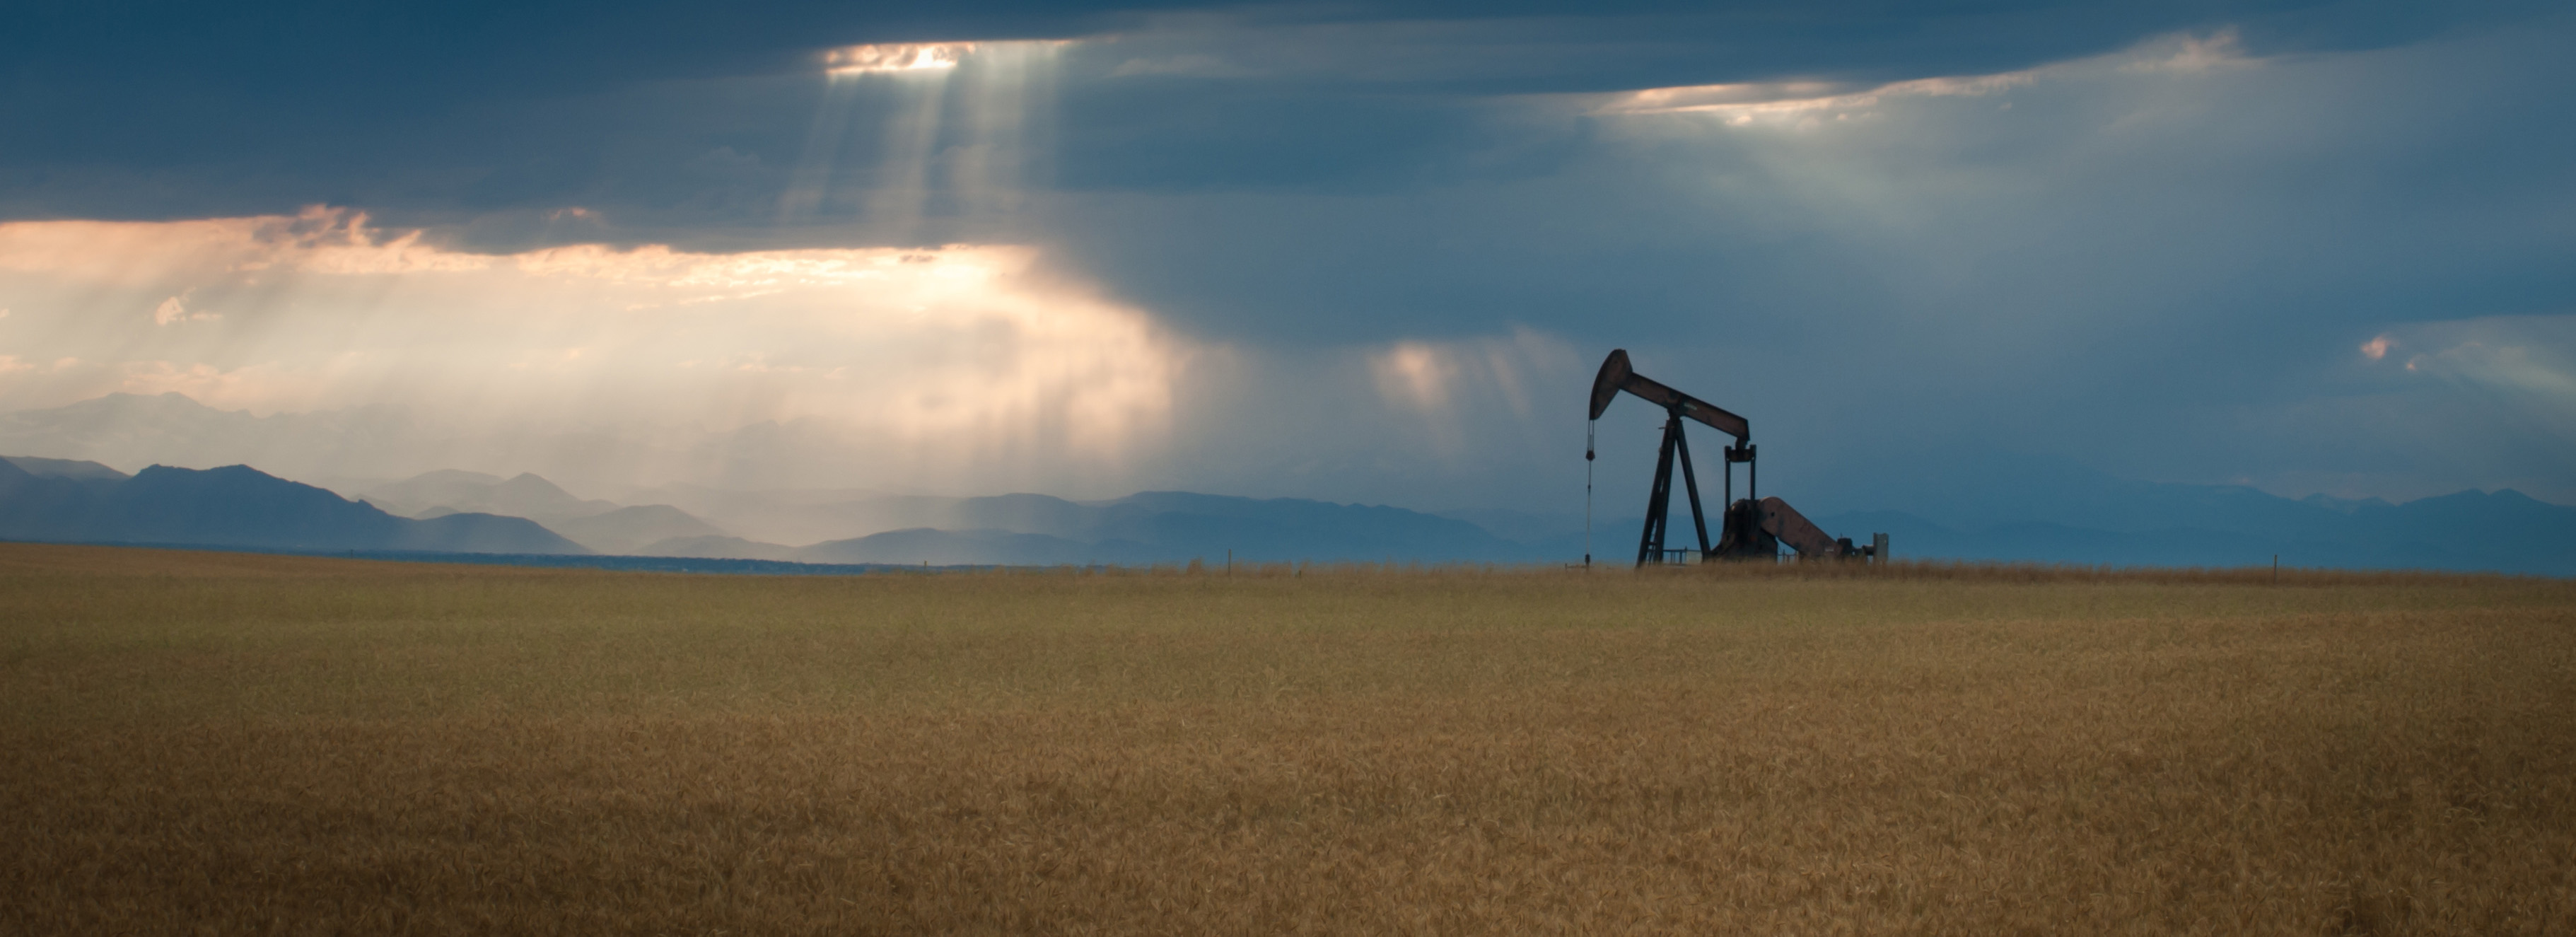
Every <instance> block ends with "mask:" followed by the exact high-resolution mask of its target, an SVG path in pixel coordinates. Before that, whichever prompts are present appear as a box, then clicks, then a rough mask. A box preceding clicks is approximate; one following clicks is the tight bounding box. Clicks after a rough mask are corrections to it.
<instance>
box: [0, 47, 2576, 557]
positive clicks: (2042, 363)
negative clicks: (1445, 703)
mask: <svg viewBox="0 0 2576 937" xmlns="http://www.w3.org/2000/svg"><path fill="white" fill-rule="evenodd" d="M2103 6H2106V5H2098V4H2067V3H2046V2H2009V3H1940V4H1893V3H1832V2H1827V3H1771V4H1719V3H1694V4H1673V3H1655V2H1644V3H1624V4H1623V3H1595V4H1582V5H1572V4H1541V3H1479V4H1463V3H1414V4H1264V5H1242V6H1205V5H1190V4H1144V5H1137V4H1122V5H1116V6H1098V7H1083V6H1080V5H1075V4H1033V3H973V2H965V3H946V4H935V5H901V6H898V5H883V4H867V3H820V2H813V3H806V2H774V3H758V2H753V3H732V4H722V5H717V4H688V3H678V2H660V3H640V4H634V3H621V4H607V3H551V4H549V3H513V4H364V3H361V4H347V3H320V2H313V3H278V4H246V5H220V6H216V5H204V4H151V3H122V4H120V3H51V2H38V3H19V4H13V7H15V10H14V11H13V12H12V14H11V15H12V19H13V20H16V21H18V22H21V23H31V24H33V25H32V26H31V27H29V28H13V29H11V30H9V31H8V32H7V33H6V34H5V35H0V82H5V85H0V88H5V90H0V126H7V127H9V128H11V131H10V132H9V133H7V134H5V135H0V410H24V409H31V408H42V407H55V406H61V405H65V404H69V403H72V402H75V401H79V400H84V399H89V398H94V397H97V396H100V395H102V394H107V393H111V392H118V391H123V392H128V393H144V394H157V393H163V392H170V391H176V392H179V393H184V394H187V395H189V396H190V397H193V398H195V399H197V400H199V401H201V402H204V403H206V404H208V405H211V406H216V407H221V408H225V409H242V410H248V411H250V412H252V413H254V414H259V415H268V414H276V413H290V414H293V413H320V412H338V413H344V414H347V416H346V417H345V419H347V420H350V421H358V422H365V421H369V420H373V421H377V423H380V424H381V425H373V424H371V426H372V428H371V429H370V430H369V432H372V433H376V434H379V435H383V436H386V437H389V438H390V437H392V436H399V435H402V434H405V433H409V434H411V435H412V436H414V437H417V438H416V439H414V443H415V444H414V445H410V446H408V447H405V446H384V447H377V448H376V449H374V450H373V453H372V456H369V455H368V453H365V452H360V453H358V454H355V455H349V456H347V457H346V458H345V459H344V461H343V462H342V463H333V464H319V463H313V462H311V460H309V459H307V460H305V461H304V462H302V463H298V464H296V465H294V466H292V467H293V468H294V469H295V470H296V471H300V472H304V473H307V474H335V473H336V474H341V475H374V476H383V477H396V476H399V475H402V474H408V473H409V472H412V471H425V470H428V469H433V468H442V467H457V468H469V469H475V470H481V471H493V472H500V473H505V474H506V473H512V472H516V471H520V470H527V469H530V468H537V467H543V468H544V469H545V470H546V471H547V472H548V473H549V477H558V476H563V478H562V480H565V481H568V482H571V483H575V484H589V485H592V486H594V487H602V488H613V487H615V486H618V485H647V484H656V483H661V482H667V481H697V482H702V483H712V484H726V485H734V486H742V487H758V486H852V487H873V488H880V489H884V490H896V491H915V492H924V493H937V494H992V493H1000V492H1005V491H1037V492H1044V493H1050V494H1058V495H1063V496H1068V497H1114V496H1117V495H1123V494H1126V493H1128V492H1131V491H1136V490H1151V489H1185V490H1194V491H1205V492H1212V493H1220V494H1241V495H1253V496H1262V497H1276V496H1290V497H1310V498H1322V499H1327V500H1335V501H1351V502H1363V503H1393V504H1399V505H1403V506H1408V507H1417V508H1422V509H1430V510H1456V509H1494V508H1508V509H1517V510H1528V511H1533V512H1539V513H1558V514H1562V513H1566V512H1570V511H1577V510H1580V506H1581V498H1582V490H1583V485H1584V477H1585V471H1586V468H1587V464H1586V463H1585V462H1584V460H1583V459H1582V457H1581V455H1582V451H1583V446H1584V442H1585V432H1586V427H1585V425H1584V419H1583V408H1582V405H1581V404H1580V403H1578V400H1579V398H1581V397H1583V395H1584V392H1585V390H1586V389H1587V388H1588V385H1589V383H1590V381H1591V377H1592V373H1593V371H1594V369H1595V368H1596V367H1597V366H1598V365H1599V362H1600V361H1601V359H1602V357H1603V356H1604V355H1606V354H1607V353H1608V352H1609V350H1610V349H1612V348H1625V349H1627V350H1628V351H1629V353H1630V354H1631V355H1632V356H1633V358H1634V360H1635V361H1636V364H1637V368H1638V370H1639V371H1640V372H1642V373H1644V374H1647V375H1648V376H1650V377H1654V378H1656V379H1658V380H1661V381H1664V382H1665V383H1668V384H1671V385H1674V386H1676V387H1679V388H1681V389H1683V390H1685V391H1687V392H1690V393H1692V394H1695V395H1697V396H1699V397H1702V398H1705V399H1708V400H1710V401H1713V402H1716V403H1718V404H1719V405H1721V406H1725V407H1727V408H1729V409H1731V410H1734V411H1736V412H1738V413H1742V414H1744V415H1746V416H1747V417H1748V418H1749V419H1750V420H1751V423H1752V425H1753V427H1754V435H1755V440H1756V442H1757V443H1759V444H1760V445H1761V446H1762V454H1763V459H1762V463H1761V464H1762V467H1763V487H1764V491H1765V493H1778V494H1782V495H1784V496H1786V497H1789V498H1790V499H1791V500H1792V501H1793V502H1796V503H1799V504H1800V505H1801V507H1803V508H1805V509H1807V510H1808V512H1809V513H1821V512H1830V511H1837V510H1866V509H1899V510H1903V509H1908V508H1909V507H1919V502H1921V501H1922V500H1923V499H1927V498H1938V497H1941V496H1942V492H1943V490H1944V488H1945V486H1954V485H1973V484H1977V483H1979V480H1980V479H1988V480H1990V479H1996V478H2008V477H2010V476H2011V475H2012V473H2013V471H2014V470H2015V469H2016V468H2017V467H2019V466H2025V465H2029V464H2034V463H2050V464H2058V463H2064V462H2072V463H2076V464H2080V465H2083V466H2089V467H2091V468H2093V469H2097V470H2100V471H2103V472H2107V473H2110V474H2113V475H2116V476H2119V477H2124V478H2134V479H2140V480H2148V481H2166V482H2188V483H2202V484H2247V485H2253V486H2256V487H2260V488H2262V489H2264V490H2267V491H2271V492H2274V493H2276V494H2284V495H2289V496H2304V495H2308V494H2316V493H2324V494H2329V495H2334V496H2337V497H2373V496H2376V497H2387V498H2391V499H2405V498H2412V497H2418V496H2423V495H2429V494H2438V493H2447V492H2451V491H2457V490H2460V489H2464V488H2485V489H2494V488H2500V487H2512V488H2516V489H2519V490H2522V491H2524V492H2526V493H2528V494H2531V495H2533V496H2535V497H2540V498H2543V499H2546V500H2553V501H2557V502H2560V503H2576V262H2571V261H2576V101H2571V100H2570V96H2569V95H2567V94H2565V92H2564V89H2566V88H2569V87H2576V56H2570V55H2567V54H2566V50H2567V49H2569V48H2571V47H2576V14H2571V13H2569V12H2567V11H2566V10H2565V9H2564V8H2563V7H2559V6H2556V5H2550V4H2539V3H2492V4H2478V3H2469V4H2444V5H2433V4H2396V3H2372V2H2345V3H2338V2H2315V3H2224V2H2207V3H2181V4H2167V5H2157V6H2152V7H2150V6H2147V5H2120V6H2134V7H2136V8H2134V9H2117V10H2106V9H2102V7H2103ZM1660 417H1661V415H1660V414H1659V413H1656V412H1653V411H1652V410H1651V409H1650V408H1649V407H1647V406H1646V405H1644V404H1643V403H1641V402H1639V401H1636V400H1625V401H1622V402H1620V403H1618V404H1614V405H1613V406H1612V407H1611V409H1610V411H1609V413H1608V414H1606V415H1605V417H1604V418H1603V420H1602V421H1601V424H1600V425H1599V427H1598V428H1597V433H1598V440H1599V445H1600V447H1601V450H1600V451H1601V453H1602V458H1601V460H1600V461H1599V462H1598V463H1594V464H1592V465H1591V466H1590V467H1591V468H1592V469H1593V470H1594V471H1596V472H1597V473H1598V476H1599V478H1598V481H1599V484H1600V491H1601V492H1602V494H1601V497H1602V499H1603V500H1604V502H1605V503H1606V504H1608V505H1617V506H1624V507H1621V508H1620V509H1619V513H1634V511H1635V509H1634V507H1633V506H1632V505H1629V504H1628V503H1629V502H1632V501H1642V497H1643V492H1644V489H1645V487H1646V484H1647V480H1648V476H1649V475H1650V474H1651V469H1650V467H1649V464H1648V463H1649V461H1650V457H1651V456H1652V454H1653V452H1652V450H1653V447H1654V445H1655V434H1656V432H1657V425H1658V423H1659V422H1660ZM1718 442H1719V441H1718V440H1717V439H1715V438H1707V439H1705V441H1704V442H1703V444H1702V445H1703V447H1704V449H1705V450H1706V451H1711V452H1713V451H1714V449H1715V447H1716V446H1717V445H1718ZM12 454H22V453H12ZM23 454H48V453H23ZM192 455H193V454H192V453H189V452H184V451H178V452H171V453H168V454H166V455H165V456H156V459H158V460H164V461H170V462H172V463H173V464H188V460H189V459H190V458H191V457H192ZM280 458H281V459H284V458H285V456H284V455H283V454H281V456H280ZM431 463H438V464H431ZM254 464H256V463H254ZM122 467H125V468H129V469H131V468H137V467H139V466H122ZM1604 510H1605V511H1608V510H1610V508H1609V507H1605V508H1604Z"/></svg>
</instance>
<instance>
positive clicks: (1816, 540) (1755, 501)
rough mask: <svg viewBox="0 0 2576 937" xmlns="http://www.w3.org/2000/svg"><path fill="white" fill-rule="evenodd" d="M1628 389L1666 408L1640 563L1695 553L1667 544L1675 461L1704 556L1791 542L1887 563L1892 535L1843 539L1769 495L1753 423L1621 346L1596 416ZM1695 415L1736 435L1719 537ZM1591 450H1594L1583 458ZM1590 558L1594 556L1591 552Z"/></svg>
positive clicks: (1607, 364)
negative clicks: (1671, 381)
mask: <svg viewBox="0 0 2576 937" xmlns="http://www.w3.org/2000/svg"><path fill="white" fill-rule="evenodd" d="M1621 391H1626V392H1628V393H1629V394H1632V395H1634V396H1636V397H1638V398H1640V399H1643V400H1645V401H1646V402H1648V403H1652V404H1654V405H1656V406H1659V407H1662V408H1664V438H1663V444H1662V446H1661V447H1660V448H1659V450H1658V452H1657V454H1656V456H1655V481H1654V486H1653V487H1652V488H1651V489H1650V491H1649V493H1648V494H1647V496H1646V525H1645V529H1644V530H1642V531H1639V532H1638V535H1637V565H1639V566H1646V565H1649V564H1657V563H1665V562H1670V561H1673V560H1676V559H1679V558H1681V557H1684V556H1687V555H1689V554H1690V552H1691V550H1690V549H1689V548H1688V547H1683V548H1680V549H1667V548H1666V547H1665V546H1664V537H1665V534H1666V532H1667V531H1668V530H1669V528H1670V527H1671V523H1670V522H1671V513H1672V497H1673V468H1674V463H1676V462H1678V463H1680V468H1681V477H1682V478H1681V480H1682V491H1683V493H1684V495H1685V496H1687V497H1688V498H1689V499H1690V512H1691V528H1692V530H1693V531H1694V532H1696V533H1697V534H1698V535H1699V555H1700V558H1701V559H1702V560H1710V559H1721V558H1723V559H1770V560H1775V561H1776V560H1777V559H1778V558H1779V556H1780V547H1781V545H1782V544H1787V545H1788V546H1789V548H1790V549H1793V550H1796V551H1797V553H1798V558H1799V559H1802V560H1808V559H1846V558H1859V559H1864V560H1876V561H1879V562H1885V560H1886V557H1887V535H1886V534H1874V535H1872V536H1871V538H1870V540H1871V542H1870V544H1869V545H1868V546H1854V545H1853V544H1852V542H1851V540H1849V539H1841V540H1837V539H1835V538H1833V537H1831V536H1829V535H1827V534H1826V533H1825V532H1824V531H1823V530H1822V529H1820V528H1818V527H1817V526H1816V525H1815V524H1814V523H1813V522H1810V521H1808V520H1807V518H1806V516H1805V515H1803V514H1800V513H1798V511H1797V509H1796V508H1792V507H1790V506H1789V503H1788V502H1786V501H1782V500H1780V499H1778V498H1764V497H1762V496H1761V492H1760V491H1759V490H1757V488H1756V485H1757V483H1758V479H1759V476H1758V474H1757V465H1756V463H1755V461H1754V459H1755V457H1756V456H1757V455H1759V454H1760V452H1759V450H1758V449H1756V448H1755V447H1754V445H1753V425H1752V423H1750V422H1748V421H1747V420H1745V419H1744V418H1743V417H1741V416H1737V415H1735V414H1734V413H1732V412H1730V411H1728V410H1727V409H1726V408H1724V407H1720V406H1718V405H1716V404H1712V403H1709V402H1708V401H1705V400H1701V399H1699V398H1697V397H1693V396H1691V395H1689V394H1685V393H1682V392H1681V391H1678V390H1674V389H1673V388H1671V387H1668V386H1665V385H1664V384H1662V383H1660V382H1658V381H1655V380H1654V379H1652V378H1648V377H1646V376H1645V375H1642V374H1639V373H1637V371H1636V368H1634V367H1632V366H1630V365H1629V363H1628V351H1627V349H1624V348H1623V349H1616V350H1613V351H1611V352H1610V357H1609V358H1608V359H1607V360H1604V361H1602V362H1601V373H1600V374H1599V375H1597V376H1595V377H1594V378H1593V379H1592V416H1591V418H1592V419H1594V420H1598V419H1600V418H1601V414H1602V413H1603V412H1604V411H1606V410H1608V409H1610V402H1611V401H1612V400H1615V399H1617V398H1618V396H1619V393H1620V392H1621ZM1684 418H1689V419H1691V420H1695V421H1698V422H1700V423H1702V424H1705V425H1707V426H1709V427H1710V428H1713V429H1716V430H1717V431H1719V432H1722V433H1725V434H1727V435H1729V436H1732V437H1734V438H1735V441H1734V443H1733V444H1731V445H1729V446H1727V447H1726V461H1725V462H1724V463H1723V464H1724V465H1725V481H1724V484H1723V489H1724V491H1725V499H1726V502H1725V503H1726V513H1725V514H1724V515H1723V516H1722V517H1720V518H1719V521H1718V537H1717V542H1716V543H1714V544H1712V543H1710V542H1709V540H1708V519H1707V516H1706V514H1705V513H1704V512H1702V511H1701V510H1700V501H1699V473H1698V471H1697V470H1696V469H1694V468H1693V467H1692V465H1691V457H1690V439H1689V438H1688V436H1687V435H1686V434H1685V433H1684V432H1683V429H1682V420H1683V419H1684ZM1591 456H1592V454H1591V452H1589V451H1588V450H1587V451H1586V452H1585V453H1584V457H1585V458H1587V459H1589V458H1591ZM1738 462H1741V463H1743V464H1744V498H1743V500H1737V499H1736V497H1735V465H1736V463H1738ZM1585 562H1587V563H1588V562H1590V560H1589V559H1587V560H1585Z"/></svg>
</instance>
